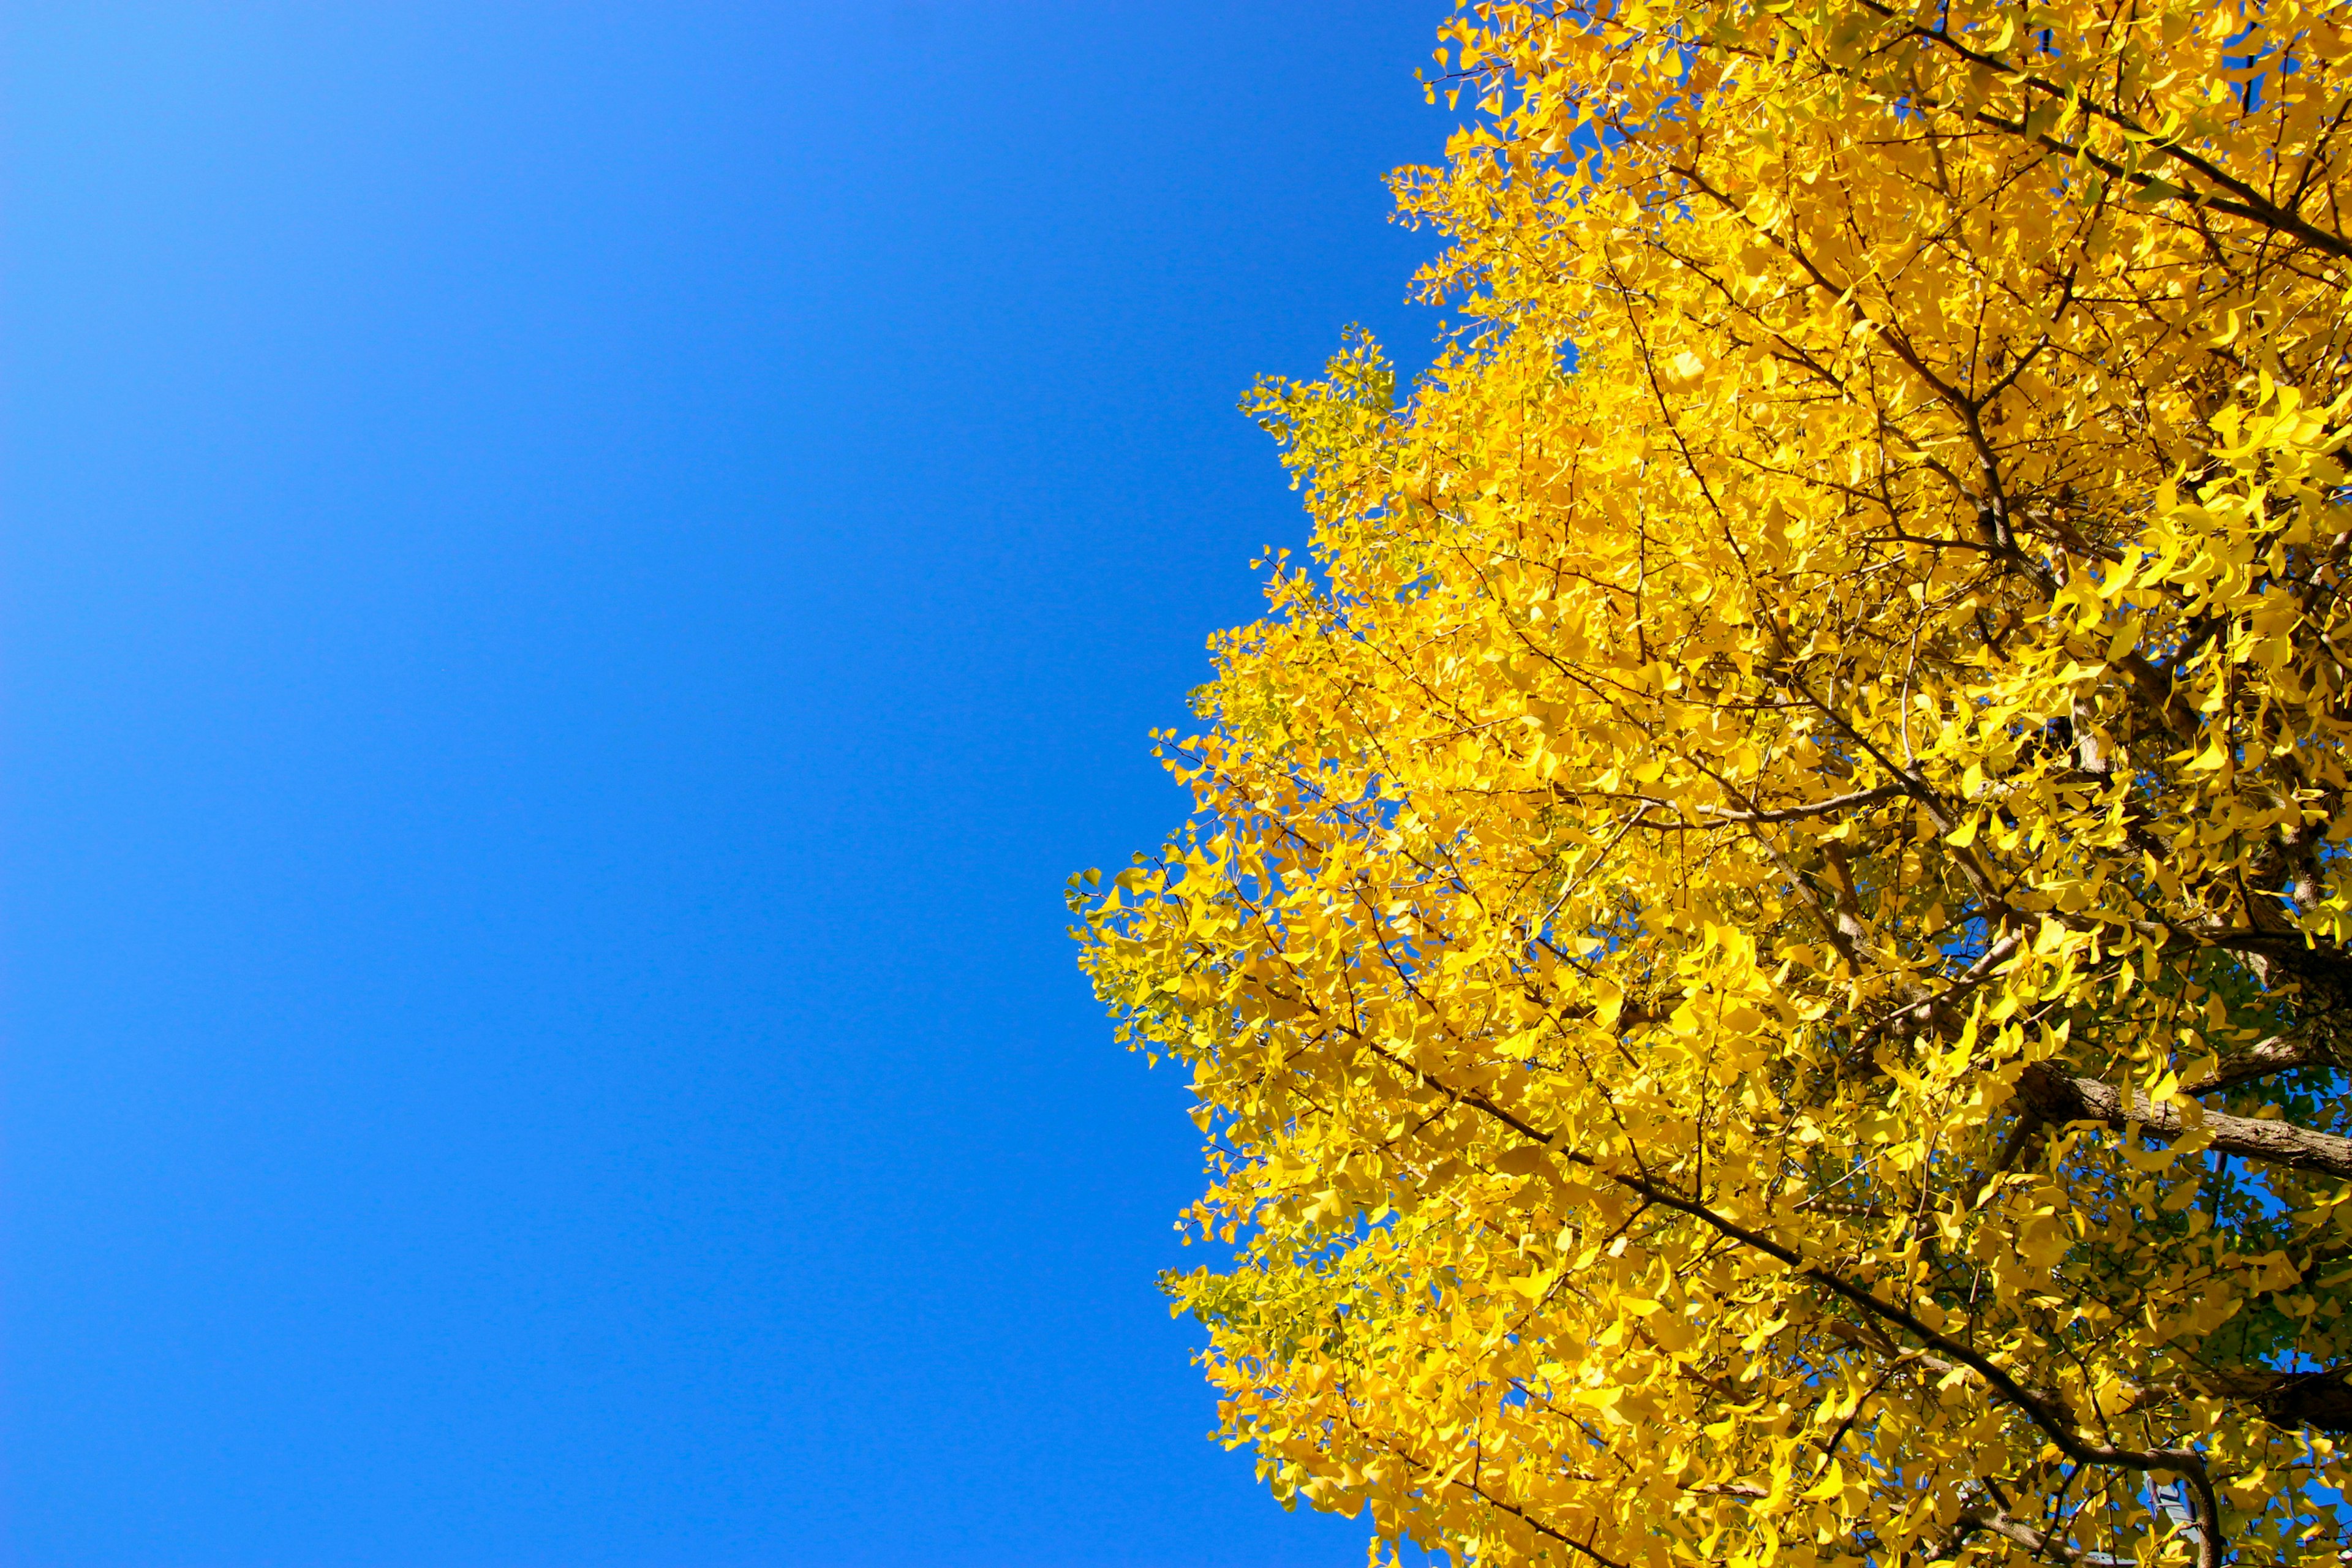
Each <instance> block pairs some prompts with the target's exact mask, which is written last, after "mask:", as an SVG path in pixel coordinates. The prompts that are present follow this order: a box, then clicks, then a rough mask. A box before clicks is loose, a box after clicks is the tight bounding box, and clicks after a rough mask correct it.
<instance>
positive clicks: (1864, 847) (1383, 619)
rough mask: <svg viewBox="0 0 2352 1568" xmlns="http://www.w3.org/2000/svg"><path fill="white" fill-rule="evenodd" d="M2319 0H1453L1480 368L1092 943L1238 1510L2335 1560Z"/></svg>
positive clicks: (2328, 520)
mask: <svg viewBox="0 0 2352 1568" xmlns="http://www.w3.org/2000/svg"><path fill="white" fill-rule="evenodd" d="M2347 27H2352V8H2347V6H2346V5H2342V4H2303V3H2300V0H2268V3H2263V4H2219V5H2217V4H2211V3H2210V0H2200V3H2197V4H2187V3H2183V0H2054V3H2049V4H2041V3H2036V4H2030V5H2028V4H2015V3H2007V0H2004V3H1993V0H1923V3H1922V4H1919V5H1916V6H1915V5H1895V4H1893V3H1892V0H1889V3H1885V4H1881V3H1879V0H1573V3H1569V4H1561V5H1557V6H1554V7H1546V6H1538V5H1499V4H1498V5H1476V6H1475V7H1473V8H1470V9H1466V10H1463V11H1461V12H1459V13H1458V14H1457V15H1456V16H1454V18H1453V19H1452V20H1451V21H1450V22H1448V23H1447V24H1446V26H1444V30H1443V32H1442V35H1441V40H1442V45H1443V47H1441V48H1440V49H1439V50H1438V57H1437V58H1438V68H1437V69H1436V70H1435V71H1433V72H1432V73H1430V82H1429V85H1430V91H1431V92H1432V94H1433V95H1434V94H1437V93H1440V92H1442V93H1444V95H1445V96H1446V98H1447V99H1448V100H1449V101H1454V100H1457V98H1458V100H1459V102H1460V104H1461V105H1462V106H1463V107H1464V108H1465V109H1467V110H1471V111H1472V118H1471V120H1470V122H1469V123H1468V124H1467V125H1466V126H1465V128H1464V129H1462V130H1461V131H1460V132H1458V133H1456V134H1455V136H1454V139H1453V141H1452V142H1451V144H1450V147H1449V149H1448V155H1447V160H1446V162H1445V163H1444V166H1443V167H1442V168H1432V169H1421V170H1408V171H1405V172H1402V174H1399V175H1398V176H1397V177H1396V188H1397V192H1398V197H1399V202H1400V206H1401V211H1402V214H1403V215H1404V216H1406V217H1407V218H1408V219H1409V220H1411V221H1415V222H1419V223H1423V224H1427V225H1430V226H1433V227H1434V228H1435V229H1436V230H1437V231H1438V232H1439V233H1440V234H1442V235H1443V237H1444V240H1445V242H1446V248H1445V250H1444V255H1443V256H1442V258H1440V259H1439V260H1438V261H1436V262H1435V263H1433V265H1432V266H1431V267H1430V268H1428V269H1427V270H1426V272H1425V273H1424V274H1423V278H1422V279H1421V285H1422V287H1423V289H1424V290H1425V292H1426V295H1427V297H1428V298H1430V299H1431V300H1436V301H1442V302H1443V303H1444V305H1445V306H1446V308H1447V309H1448V310H1450V311H1451V312H1452V313H1453V318H1454V323H1455V325H1454V330H1453V331H1451V333H1450V335H1449V336H1448V338H1447V339H1446V342H1445V346H1444V350H1443V352H1442V353H1441V354H1440V355H1439V357H1438V360H1437V363H1435V365H1434V367H1433V369H1431V370H1430V371H1429V372H1428V373H1426V374H1423V375H1422V376H1421V377H1419V378H1418V379H1417V380H1416V381H1415V382H1414V383H1413V384H1412V385H1411V386H1410V387H1409V388H1406V389H1404V390H1403V391H1402V393H1400V391H1399V389H1398V388H1397V385H1396V377H1395V375H1394V374H1393V372H1392V371H1391V368H1390V367H1389V364H1388V363H1387V362H1386V361H1385V359H1384V358H1383V357H1382V355H1381V352H1380V351H1379V349H1378V348H1377V347H1376V346H1375V345H1373V344H1372V343H1370V342H1369V341H1366V340H1364V339H1362V338H1360V337H1359V338H1356V339H1353V340H1351V341H1350V342H1348V343H1347V344H1346V345H1345V346H1344V347H1343V349H1342V352H1340V353H1339V355H1338V357H1336V358H1335V359H1333V360H1332V362H1331V363H1330V366H1329V368H1328V374H1326V375H1325V376H1324V377H1323V378H1322V379H1321V380H1319V381H1316V382H1312V383H1307V384H1300V383H1293V382H1287V381H1269V382H1267V383H1265V384H1261V386H1260V387H1259V388H1258V389H1257V390H1256V392H1255V394H1254V395H1253V397H1252V399H1251V400H1250V402H1249V404H1248V405H1247V406H1248V407H1249V408H1250V409H1251V410H1252V411H1253V412H1254V413H1255V415H1256V416H1258V417H1259V418H1260V419H1261V420H1262V421H1263V422H1264V423H1265V425H1266V426H1267V427H1268V428H1269V429H1271V430H1272V431H1273V432H1274V433H1275V434H1276V436H1277V437H1279V438H1280V439H1281V441H1282V443H1283V446H1284V449H1285V452H1286V461H1287V463H1288V465H1289V467H1290V469H1291V471H1292V473H1293V474H1294V476H1295V478H1296V480H1297V483H1298V484H1299V485H1301V486H1303V488H1304V489H1305V493H1306V497H1307V505H1308V510H1309V512H1310V514H1311V519H1312V527H1313V535H1312V546H1311V551H1310V552H1309V553H1308V555H1307V556H1306V557H1304V558H1292V557H1289V556H1287V555H1282V554H1277V555H1276V557H1275V558H1274V559H1273V560H1272V562H1271V563H1269V564H1270V572H1269V580H1268V584H1267V595H1268V600H1269V609H1268V613H1267V615H1266V616H1265V618H1264V619H1263V620H1261V621H1259V622H1258V623H1257V624H1255V625H1253V626H1246V627H1244V628H1241V629H1239V630H1235V631H1232V632H1228V633H1225V634H1223V636H1221V637H1219V638H1217V639H1216V641H1215V643H1214V645H1213V647H1214V651H1215V658H1216V677H1215V679H1214V681H1213V683H1212V684H1211V685H1209V686H1208V687H1205V688H1203V689H1202V691H1201V692H1200V693H1199V694H1197V698H1196V700H1197V703H1198V707H1199V712H1200V715H1201V718H1202V724H1201V726H1200V730H1199V733H1197V734H1193V735H1191V736H1189V737H1186V736H1180V735H1179V733H1178V732H1176V731H1170V732H1168V733H1167V734H1166V735H1164V736H1162V737H1160V740H1161V741H1162V742H1163V751H1164V753H1165V755H1166V757H1167V759H1168V762H1169V765H1170V766H1171V769H1172V770H1173V771H1174V773H1175V774H1176V776H1177V777H1178V778H1180V779H1181V781H1182V782H1183V783H1184V784H1186V785H1188V786H1189V788H1190V790H1191V792H1192V802H1193V811H1192V815H1191V816H1190V817H1189V819H1187V820H1186V821H1185V822H1184V823H1183V825H1182V826H1181V828H1180V829H1179V831H1178V832H1177V833H1176V834H1175V835H1174V836H1173V837H1171V839H1170V841H1169V842H1168V843H1167V844H1166V845H1165V846H1164V847H1162V848H1161V849H1160V851H1159V852H1158V853H1157V854H1156V855H1151V856H1143V857H1139V858H1138V860H1137V863H1136V864H1135V866H1133V867H1132V868H1129V869H1127V870H1125V871H1123V872H1121V873H1120V874H1119V875H1118V876H1117V877H1116V878H1115V879H1111V880H1110V881H1109V882H1108V884H1105V883H1101V882H1098V881H1089V880H1085V879H1082V881H1081V883H1080V885H1079V886H1078V888H1077V889H1076V891H1075V892H1074V895H1073V904H1074V908H1076V909H1077V910H1079V911H1080V912H1081V914H1082V916H1083V920H1084V922H1085V923H1084V926H1083V928H1082V929H1081V931H1080V933H1079V934H1080V935H1081V938H1082V941H1083V942H1084V955H1085V963H1086V966H1087V969H1088V971H1089V973H1091V975H1092V977H1093V980H1094V983H1095V984H1096V986H1097V989H1098V991H1099V993H1100V994H1101V995H1102V996H1103V998H1104V999H1105V1000H1106V1002H1107V1003H1108V1005H1109V1006H1110V1007H1111V1009H1112V1011H1113V1013H1114V1015H1115V1016H1117V1017H1118V1020H1119V1021H1120V1027H1121V1029H1122V1031H1123V1032H1124V1033H1126V1034H1127V1035H1128V1036H1129V1037H1130V1038H1131V1039H1133V1040H1134V1041H1135V1042H1136V1043H1137V1044H1138V1045H1139V1047H1142V1048H1145V1049H1148V1050H1150V1051H1151V1052H1152V1053H1154V1054H1155V1055H1158V1054H1167V1055H1172V1056H1173V1057H1175V1058H1179V1059H1180V1060H1181V1061H1182V1062H1183V1063H1185V1064H1187V1065H1188V1066H1189V1068H1190V1070H1191V1073H1192V1081H1193V1084H1194V1087H1195V1090H1196V1093H1197V1097H1198V1101H1199V1110H1198V1112H1197V1119H1198V1120H1199V1121H1200V1122H1201V1125H1202V1129H1203V1131H1204V1132H1205V1133H1206V1134H1207V1136H1208V1138H1209V1145H1208V1159H1209V1167H1208V1187H1207V1191H1206V1193H1205V1194H1204V1195H1203V1196H1202V1199H1201V1200H1200V1202H1199V1203H1198V1205H1196V1206H1194V1207H1193V1208H1192V1210H1191V1211H1190V1212H1189V1213H1188V1215H1186V1220H1185V1223H1186V1224H1187V1226H1190V1227H1191V1229H1192V1233H1193V1234H1196V1235H1197V1236H1199V1237H1201V1238H1202V1239H1204V1240H1208V1239H1212V1238H1213V1239H1215V1240H1216V1241H1218V1242H1220V1243H1223V1244H1230V1253H1229V1255H1228V1254H1227V1253H1225V1252H1220V1253H1219V1256H1220V1257H1227V1256H1229V1258H1230V1260H1229V1262H1227V1263H1225V1264H1223V1265H1222V1266H1220V1267H1213V1268H1201V1269H1199V1270H1197V1271H1195V1272H1192V1273H1191V1274H1188V1275H1177V1276H1171V1278H1170V1279H1169V1281H1168V1284H1169V1288H1170V1289H1171V1291H1172V1293H1173V1294H1174V1297H1175V1299H1176V1301H1177V1303H1178V1305H1179V1306H1180V1308H1181V1309H1189V1310H1191V1311H1192V1312H1193V1313H1195V1314H1197V1315H1198V1317H1199V1318H1200V1319H1201V1321H1202V1322H1203V1323H1205V1324H1206V1325H1207V1329H1208V1333H1209V1349H1208V1350H1207V1351H1206V1352H1205V1353H1204V1356H1203V1363H1204V1365H1205V1367H1206V1369H1207V1373H1208V1375H1209V1378H1210V1380H1211V1382H1212V1383H1213V1384H1214V1386H1215V1387H1216V1389H1217V1391H1218V1393H1219V1394H1221V1396H1222V1404H1221V1406H1220V1409H1221V1414H1222V1428H1223V1435H1224V1436H1225V1438H1226V1439H1227V1440H1228V1441H1229V1442H1231V1443H1233V1444H1235V1445H1244V1444H1246V1445H1252V1446H1254V1447H1255V1450H1256V1452H1257V1454H1258V1456H1259V1462H1260V1469H1261V1473H1262V1475H1263V1476H1264V1478H1265V1479H1266V1480H1267V1481H1268V1482H1269V1483H1270V1485H1271V1486H1272V1488H1273V1489H1274V1490H1275V1491H1276V1494H1277V1495H1279V1496H1281V1497H1283V1498H1285V1499H1286V1500H1288V1499H1294V1498H1304V1499H1306V1500H1308V1501H1309V1502H1311V1503H1312V1504H1313V1505H1314V1506H1316V1507H1318V1508H1324V1509H1337V1510H1345V1511H1349V1512H1351V1513H1353V1512H1357V1511H1360V1510H1369V1513H1370V1521H1371V1522H1372V1524H1373V1525H1374V1527H1375V1529H1376V1531H1377V1537H1378V1538H1380V1539H1387V1540H1399V1539H1406V1538H1410V1539H1412V1540H1415V1541H1418V1542H1423V1544H1426V1545H1433V1546H1444V1548H1446V1549H1447V1550H1448V1551H1450V1552H1454V1554H1455V1555H1456V1556H1457V1557H1460V1558H1466V1559H1475V1561H1477V1562H1479V1563H1490V1564H1507V1563H1591V1564H1598V1565H1601V1568H1634V1565H1636V1564H1643V1565H1651V1568H1667V1565H1669V1564H1675V1563H1738V1564H1749V1563H1753V1564H1763V1563H1772V1562H1786V1563H1806V1564H1811V1563H1823V1564H1830V1563H1835V1564H1861V1563H1874V1564H1895V1563H1927V1562H1944V1561H1952V1560H1963V1559H1964V1560H1969V1561H1979V1560H1986V1561H1989V1560H1993V1559H2002V1558H2013V1559H2020V1560H2022V1559H2026V1558H2034V1559H2040V1560H2044V1561H2049V1562H2055V1563H2089V1564H2099V1565H2111V1564H2121V1563H2191V1562H2193V1563H2199V1564H2200V1565H2201V1568H2212V1565H2214V1564H2217V1563H2221V1562H2225V1561H2235V1562H2249V1563H2253V1562H2262V1563H2268V1562H2273V1561H2279V1562H2284V1561H2290V1560H2316V1559H2319V1558H2323V1557H2324V1558H2326V1559H2329V1560H2331V1561H2332V1560H2333V1559H2334V1557H2335V1554H2336V1551H2337V1550H2338V1548H2339V1547H2340V1546H2341V1545H2343V1544H2344V1541H2343V1538H2342V1535H2341V1531H2342V1529H2343V1521H2342V1518H2341V1514H2340V1508H2341V1504H2340V1502H2339V1499H2338V1489H2340V1488H2342V1487H2343V1486H2344V1485H2345V1484H2346V1481H2347V1475H2346V1472H2345V1465H2344V1462H2343V1459H2342V1458H2341V1456H2340V1453H2339V1450H2338V1447H2337V1444H2336V1439H2337V1437H2338V1436H2340V1435H2342V1434H2344V1433H2346V1432H2347V1431H2352V1383H2347V1369H2352V1321H2347V1316H2346V1307H2347V1299H2352V1136H2347V1134H2352V1105H2347V1100H2346V1098H2345V1096H2346V1090H2347V1084H2348V1083H2352V1077H2347V1075H2352V1010H2347V1009H2352V867H2347V860H2346V858H2345V857H2344V854H2343V849H2342V845H2343V841H2344V840H2345V838H2346V837H2347V835H2352V794H2348V793H2347V773H2346V767H2345V759H2344V753H2343V740H2344V736H2345V732H2346V728H2347V720H2352V709H2347V693H2352V600H2347V581H2352V578H2348V577H2347V569H2352V504H2347V503H2348V502H2352V496H2347V489H2346V469H2345V465H2344V462H2343V460H2342V459H2341V458H2340V457H2339V455H2338V454H2339V448H2340V447H2342V446H2343V444H2344V442H2345V440H2346V438H2347V433H2352V374H2347V371H2348V370H2352V365H2347V346H2352V345H2347V301H2352V292H2347V289H2352V238H2347V233H2352V228H2347V214H2346V213H2345V212H2344V210H2343V208H2342V206H2341V198H2342V197H2343V195H2345V192H2344V189H2343V181H2344V162H2345V158H2346V155H2347V144H2352V125H2347V119H2352V90H2347V69H2352V67H2347V58H2346V57H2347V50H2352V33H2347Z"/></svg>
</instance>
